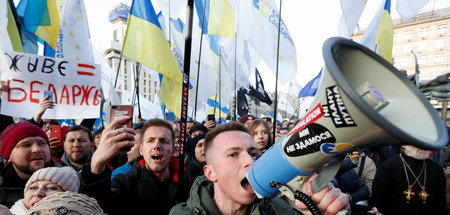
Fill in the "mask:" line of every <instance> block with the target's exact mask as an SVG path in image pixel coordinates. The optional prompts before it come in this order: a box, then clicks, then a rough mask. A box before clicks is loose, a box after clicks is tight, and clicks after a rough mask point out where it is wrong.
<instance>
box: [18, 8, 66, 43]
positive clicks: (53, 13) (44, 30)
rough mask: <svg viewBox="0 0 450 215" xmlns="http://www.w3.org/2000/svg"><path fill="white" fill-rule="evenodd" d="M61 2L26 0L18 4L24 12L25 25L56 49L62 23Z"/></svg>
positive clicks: (19, 12)
mask: <svg viewBox="0 0 450 215" xmlns="http://www.w3.org/2000/svg"><path fill="white" fill-rule="evenodd" d="M60 4H61V3H60V2H58V3H57V2H56V0H24V1H20V2H19V5H18V6H17V13H18V14H19V15H20V14H23V18H24V27H25V28H26V29H27V30H28V31H30V32H31V33H34V34H35V35H36V36H38V37H39V38H41V39H42V40H44V41H45V42H46V43H47V44H48V45H50V46H51V47H52V48H53V49H56V43H57V42H58V33H59V25H60V18H59V17H60V12H59V10H58V8H59V7H61V5H60Z"/></svg>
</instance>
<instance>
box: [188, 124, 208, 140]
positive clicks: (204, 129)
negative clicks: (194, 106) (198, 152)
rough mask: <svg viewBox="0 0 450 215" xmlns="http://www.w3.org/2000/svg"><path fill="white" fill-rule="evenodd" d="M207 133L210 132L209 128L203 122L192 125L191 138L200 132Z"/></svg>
mask: <svg viewBox="0 0 450 215" xmlns="http://www.w3.org/2000/svg"><path fill="white" fill-rule="evenodd" d="M206 133H208V128H207V127H205V126H204V125H202V124H196V125H194V126H192V128H191V129H189V136H191V138H194V137H195V136H197V135H199V134H205V135H206Z"/></svg>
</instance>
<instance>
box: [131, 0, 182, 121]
mask: <svg viewBox="0 0 450 215" xmlns="http://www.w3.org/2000/svg"><path fill="white" fill-rule="evenodd" d="M122 55H123V56H125V57H128V58H130V59H132V60H135V61H137V62H139V63H141V64H143V65H144V66H146V67H148V68H150V69H153V70H155V71H156V72H159V73H160V74H162V75H163V76H164V77H163V79H162V81H161V96H162V99H163V100H164V104H165V105H166V107H167V108H168V109H169V110H171V111H172V112H174V113H175V114H176V115H177V116H180V115H179V114H181V93H180V92H181V87H182V74H181V70H180V68H179V67H178V64H177V61H176V60H175V58H174V56H173V54H172V51H171V50H170V47H169V44H168V42H167V39H166V37H165V36H164V33H163V31H162V29H161V25H160V23H159V21H158V17H157V16H156V13H155V9H154V8H153V5H152V3H151V1H148V0H134V1H133V3H132V5H131V11H130V16H129V18H128V25H127V32H126V35H125V39H124V44H123V47H122Z"/></svg>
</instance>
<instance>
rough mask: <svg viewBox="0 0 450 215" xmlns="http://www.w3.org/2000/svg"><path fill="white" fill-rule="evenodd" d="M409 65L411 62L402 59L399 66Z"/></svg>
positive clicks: (407, 59)
mask: <svg viewBox="0 0 450 215" xmlns="http://www.w3.org/2000/svg"><path fill="white" fill-rule="evenodd" d="M409 64H411V60H410V59H409V58H403V59H402V60H401V62H400V66H403V67H407V66H409Z"/></svg>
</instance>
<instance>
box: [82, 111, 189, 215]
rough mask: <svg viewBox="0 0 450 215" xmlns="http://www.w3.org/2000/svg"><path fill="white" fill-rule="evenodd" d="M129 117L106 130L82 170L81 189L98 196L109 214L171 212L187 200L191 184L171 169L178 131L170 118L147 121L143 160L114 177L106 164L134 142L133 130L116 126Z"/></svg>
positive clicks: (116, 121) (144, 128) (143, 135)
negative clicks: (175, 206) (178, 204)
mask: <svg viewBox="0 0 450 215" xmlns="http://www.w3.org/2000/svg"><path fill="white" fill-rule="evenodd" d="M127 120H129V118H123V119H117V120H114V121H113V122H112V123H111V124H110V125H109V126H108V127H107V128H106V129H105V130H104V131H103V135H102V139H101V140H100V144H99V146H98V148H97V150H96V151H95V153H94V155H93V156H92V161H91V164H90V165H85V166H84V167H83V171H81V188H80V192H82V193H85V194H88V195H90V196H92V197H95V198H96V199H97V200H98V202H99V203H100V205H101V206H102V207H103V209H104V210H105V212H106V213H108V214H141V213H142V212H143V211H151V213H154V214H168V212H169V210H170V208H171V207H172V206H174V205H175V204H177V203H179V202H183V201H186V199H187V197H188V194H189V183H188V182H187V181H186V182H185V181H184V180H183V181H182V182H183V183H180V182H179V180H178V177H177V175H175V172H174V170H172V169H169V166H170V165H169V161H170V159H171V156H172V153H173V150H174V141H175V134H174V132H173V129H172V126H171V125H170V124H169V123H168V122H167V121H164V120H161V119H151V120H149V121H147V122H146V123H145V124H144V126H143V128H142V146H141V148H140V153H141V155H142V156H143V160H142V161H140V162H135V163H134V164H133V167H132V168H131V170H130V171H129V172H128V173H124V174H118V175H116V176H115V177H114V179H113V180H112V181H111V180H110V177H111V172H110V171H109V169H108V168H105V167H106V163H107V162H108V161H109V160H111V159H112V158H113V157H114V155H115V154H116V153H118V152H119V151H120V150H121V149H122V148H124V147H130V146H133V145H134V140H135V139H134V135H135V132H134V131H133V129H131V128H118V129H116V127H117V126H118V125H120V124H123V123H125V122H126V121H127ZM184 183H186V185H187V186H186V185H185V184H184Z"/></svg>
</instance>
